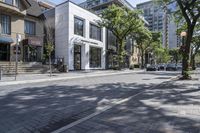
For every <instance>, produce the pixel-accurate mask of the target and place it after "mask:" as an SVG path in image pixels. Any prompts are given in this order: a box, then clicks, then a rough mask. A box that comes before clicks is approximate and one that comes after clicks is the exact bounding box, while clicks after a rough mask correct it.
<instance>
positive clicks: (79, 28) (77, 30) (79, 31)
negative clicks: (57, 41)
mask: <svg viewBox="0 0 200 133" xmlns="http://www.w3.org/2000/svg"><path fill="white" fill-rule="evenodd" d="M83 30H84V21H83V20H82V19H79V18H76V17H75V18H74V34H76V35H80V36H83Z"/></svg>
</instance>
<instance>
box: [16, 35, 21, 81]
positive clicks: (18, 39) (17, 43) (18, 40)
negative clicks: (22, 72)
mask: <svg viewBox="0 0 200 133" xmlns="http://www.w3.org/2000/svg"><path fill="white" fill-rule="evenodd" d="M21 38H22V37H21V35H19V34H17V36H16V41H17V42H16V52H15V55H16V59H15V80H17V73H18V72H17V69H18V46H19V42H20V41H21Z"/></svg>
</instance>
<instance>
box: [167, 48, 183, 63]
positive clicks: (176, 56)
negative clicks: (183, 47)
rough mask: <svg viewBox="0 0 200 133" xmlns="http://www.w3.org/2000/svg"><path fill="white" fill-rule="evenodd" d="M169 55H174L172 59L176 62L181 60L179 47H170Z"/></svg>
mask: <svg viewBox="0 0 200 133" xmlns="http://www.w3.org/2000/svg"><path fill="white" fill-rule="evenodd" d="M169 55H170V56H171V57H172V59H173V60H174V61H175V62H176V64H177V63H178V61H180V60H181V58H182V57H181V53H180V51H179V49H177V48H174V49H170V50H169Z"/></svg>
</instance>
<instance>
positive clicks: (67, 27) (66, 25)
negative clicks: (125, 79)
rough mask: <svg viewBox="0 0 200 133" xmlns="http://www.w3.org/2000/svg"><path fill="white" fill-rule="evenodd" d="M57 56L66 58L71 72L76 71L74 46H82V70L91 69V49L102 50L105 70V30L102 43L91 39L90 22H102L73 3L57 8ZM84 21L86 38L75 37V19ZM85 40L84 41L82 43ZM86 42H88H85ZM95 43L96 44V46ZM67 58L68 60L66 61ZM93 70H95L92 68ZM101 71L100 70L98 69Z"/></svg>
mask: <svg viewBox="0 0 200 133" xmlns="http://www.w3.org/2000/svg"><path fill="white" fill-rule="evenodd" d="M55 15H56V32H55V33H56V37H55V38H56V51H55V52H56V56H57V57H58V56H59V57H62V56H64V58H65V64H66V65H68V67H69V70H74V57H73V56H74V44H78V45H81V46H82V52H81V53H82V55H81V58H82V62H81V64H82V69H91V68H90V67H89V47H90V46H94V47H99V48H102V58H101V59H102V60H101V61H102V63H101V64H102V67H101V68H100V69H105V54H106V52H105V46H106V41H105V28H103V30H102V41H98V40H94V39H90V37H89V35H90V33H89V29H90V22H92V23H95V22H96V20H100V18H99V17H98V16H96V15H95V14H93V13H91V12H89V11H87V10H85V9H83V8H81V7H79V6H77V5H75V4H73V3H71V2H66V3H64V4H62V5H59V6H57V7H56V14H55ZM75 16H76V17H79V18H81V19H83V20H84V23H85V26H84V28H85V29H84V37H81V36H78V35H74V17H75ZM82 40H84V41H82ZM85 41H86V42H85ZM94 43H95V44H94ZM66 58H67V59H66ZM92 69H93V68H92ZM98 69H99V68H98Z"/></svg>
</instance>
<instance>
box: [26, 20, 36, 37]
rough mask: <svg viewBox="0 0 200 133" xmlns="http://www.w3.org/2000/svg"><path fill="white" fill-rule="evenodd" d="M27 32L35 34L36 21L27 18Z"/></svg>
mask: <svg viewBox="0 0 200 133" xmlns="http://www.w3.org/2000/svg"><path fill="white" fill-rule="evenodd" d="M24 29H25V33H26V34H29V35H35V29H36V27H35V22H32V21H27V20H25V27H24Z"/></svg>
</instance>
